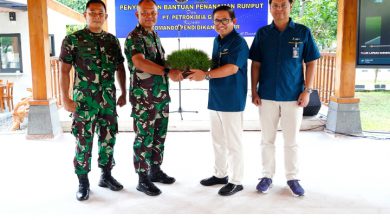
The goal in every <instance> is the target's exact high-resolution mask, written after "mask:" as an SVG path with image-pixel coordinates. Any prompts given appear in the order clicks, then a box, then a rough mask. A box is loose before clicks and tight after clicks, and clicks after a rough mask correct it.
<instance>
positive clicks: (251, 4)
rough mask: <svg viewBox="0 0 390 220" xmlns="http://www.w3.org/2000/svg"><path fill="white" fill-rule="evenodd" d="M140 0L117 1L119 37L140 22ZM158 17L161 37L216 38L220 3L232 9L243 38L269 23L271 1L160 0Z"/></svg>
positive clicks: (237, 28)
mask: <svg viewBox="0 0 390 220" xmlns="http://www.w3.org/2000/svg"><path fill="white" fill-rule="evenodd" d="M138 1H139V0H115V12H116V36H117V37H118V38H126V37H127V35H128V34H129V32H130V31H132V30H133V29H134V28H135V26H136V25H137V23H138V20H137V18H136V17H135V12H136V10H137V4H138ZM157 4H158V13H159V14H158V20H157V24H156V26H155V28H154V30H155V31H157V32H158V34H159V36H160V37H177V36H178V31H179V30H180V36H181V37H215V35H216V32H215V31H214V25H213V21H212V15H211V14H212V12H213V10H214V9H215V8H217V7H218V6H220V5H228V6H230V7H231V8H233V10H234V12H235V14H236V18H237V25H236V26H235V28H236V30H237V31H238V32H239V33H240V34H241V35H242V36H244V37H251V36H255V34H256V31H257V30H258V29H259V28H260V27H262V26H264V25H267V19H268V0H235V1H234V0H233V1H229V0H158V1H157Z"/></svg>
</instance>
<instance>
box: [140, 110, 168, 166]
mask: <svg viewBox="0 0 390 220" xmlns="http://www.w3.org/2000/svg"><path fill="white" fill-rule="evenodd" d="M132 116H133V118H134V124H133V126H134V132H135V134H136V136H135V140H134V145H133V149H134V158H133V160H134V167H135V171H136V172H137V173H147V172H148V171H149V169H150V166H151V165H153V164H156V165H161V163H162V162H163V156H164V144H165V138H166V135H167V129H168V117H169V105H168V103H165V104H163V105H156V106H148V107H147V106H143V108H142V109H133V114H132Z"/></svg>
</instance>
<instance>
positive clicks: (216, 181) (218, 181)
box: [200, 176, 228, 186]
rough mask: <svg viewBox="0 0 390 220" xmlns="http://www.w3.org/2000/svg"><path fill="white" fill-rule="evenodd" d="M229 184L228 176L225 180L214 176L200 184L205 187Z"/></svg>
mask: <svg viewBox="0 0 390 220" xmlns="http://www.w3.org/2000/svg"><path fill="white" fill-rule="evenodd" d="M227 183H228V177H227V176H225V177H223V178H218V177H215V176H212V177H210V178H207V179H203V180H201V181H200V184H202V185H203V186H214V185H217V184H227Z"/></svg>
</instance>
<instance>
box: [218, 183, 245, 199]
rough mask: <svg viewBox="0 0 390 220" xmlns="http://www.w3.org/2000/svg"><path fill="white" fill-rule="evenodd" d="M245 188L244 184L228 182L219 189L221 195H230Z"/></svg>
mask: <svg viewBox="0 0 390 220" xmlns="http://www.w3.org/2000/svg"><path fill="white" fill-rule="evenodd" d="M243 189H244V187H243V186H242V185H236V184H233V183H228V184H226V185H225V186H223V187H222V188H221V189H220V190H219V191H218V194H219V195H221V196H230V195H233V194H234V193H236V192H239V191H241V190H243Z"/></svg>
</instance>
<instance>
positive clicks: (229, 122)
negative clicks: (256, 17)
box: [188, 6, 249, 196]
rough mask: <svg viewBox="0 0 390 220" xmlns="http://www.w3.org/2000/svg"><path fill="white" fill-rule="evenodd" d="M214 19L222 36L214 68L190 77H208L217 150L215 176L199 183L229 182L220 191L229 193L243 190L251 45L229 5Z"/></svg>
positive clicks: (216, 12)
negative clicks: (243, 138)
mask: <svg viewBox="0 0 390 220" xmlns="http://www.w3.org/2000/svg"><path fill="white" fill-rule="evenodd" d="M213 22H214V27H215V30H216V32H217V33H218V34H219V36H217V37H216V38H215V40H214V47H213V55H212V61H213V64H212V68H211V71H209V72H206V73H205V72H203V71H201V70H192V71H193V72H194V73H193V74H192V75H190V76H189V77H188V78H189V79H190V80H203V79H207V80H209V102H208V109H210V118H211V136H212V140H213V146H214V153H215V163H214V175H213V176H212V177H210V178H207V179H204V180H202V181H201V182H200V183H201V184H202V185H204V186H212V185H216V184H226V185H224V186H223V187H222V188H221V189H220V190H219V191H218V194H219V195H222V196H228V195H233V194H234V193H236V192H238V191H241V190H243V186H242V184H241V181H242V178H243V171H244V161H243V156H242V140H241V139H242V132H243V111H244V108H245V102H246V94H247V60H248V56H249V48H248V45H247V43H246V41H245V40H244V38H242V37H241V36H240V34H238V33H237V31H236V30H235V29H234V25H235V24H236V23H237V20H236V18H235V15H234V12H233V10H232V9H231V8H230V7H228V6H220V7H218V8H216V9H215V10H214V11H213Z"/></svg>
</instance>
